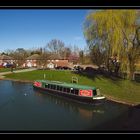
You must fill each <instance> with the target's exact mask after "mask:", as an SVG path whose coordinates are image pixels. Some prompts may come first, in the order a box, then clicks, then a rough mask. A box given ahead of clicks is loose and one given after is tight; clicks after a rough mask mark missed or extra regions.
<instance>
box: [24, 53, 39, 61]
mask: <svg viewBox="0 0 140 140" xmlns="http://www.w3.org/2000/svg"><path fill="white" fill-rule="evenodd" d="M36 59H40V55H39V54H33V55H31V56H29V57H27V58H26V60H36Z"/></svg>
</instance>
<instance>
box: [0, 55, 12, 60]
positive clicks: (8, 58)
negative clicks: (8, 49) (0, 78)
mask: <svg viewBox="0 0 140 140" xmlns="http://www.w3.org/2000/svg"><path fill="white" fill-rule="evenodd" d="M0 60H14V58H13V57H11V56H8V55H0Z"/></svg>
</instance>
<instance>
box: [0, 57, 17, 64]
mask: <svg viewBox="0 0 140 140" xmlns="http://www.w3.org/2000/svg"><path fill="white" fill-rule="evenodd" d="M14 62H15V59H14V58H13V57H10V56H8V55H0V66H6V65H7V64H13V63H14Z"/></svg>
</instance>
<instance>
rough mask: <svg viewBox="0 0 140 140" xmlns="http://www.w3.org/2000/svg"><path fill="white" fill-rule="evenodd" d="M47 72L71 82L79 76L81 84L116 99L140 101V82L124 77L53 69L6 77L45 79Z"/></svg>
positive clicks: (48, 75) (48, 76)
mask: <svg viewBox="0 0 140 140" xmlns="http://www.w3.org/2000/svg"><path fill="white" fill-rule="evenodd" d="M44 74H46V79H47V80H56V81H64V82H68V83H70V82H71V78H72V76H77V77H78V79H79V84H83V85H88V86H95V87H99V88H100V90H101V93H102V94H104V95H107V96H111V97H112V98H114V99H118V100H120V101H124V102H129V103H137V104H138V103H140V83H136V82H132V81H128V80H122V79H114V80H112V79H110V78H106V77H104V76H101V75H98V76H92V75H91V76H90V77H87V76H84V75H79V74H74V73H72V72H71V71H51V70H36V71H31V72H24V73H13V74H8V75H6V78H10V79H19V80H37V79H44V78H43V77H44Z"/></svg>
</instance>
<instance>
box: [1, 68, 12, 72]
mask: <svg viewBox="0 0 140 140" xmlns="http://www.w3.org/2000/svg"><path fill="white" fill-rule="evenodd" d="M8 71H11V68H0V72H8Z"/></svg>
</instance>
